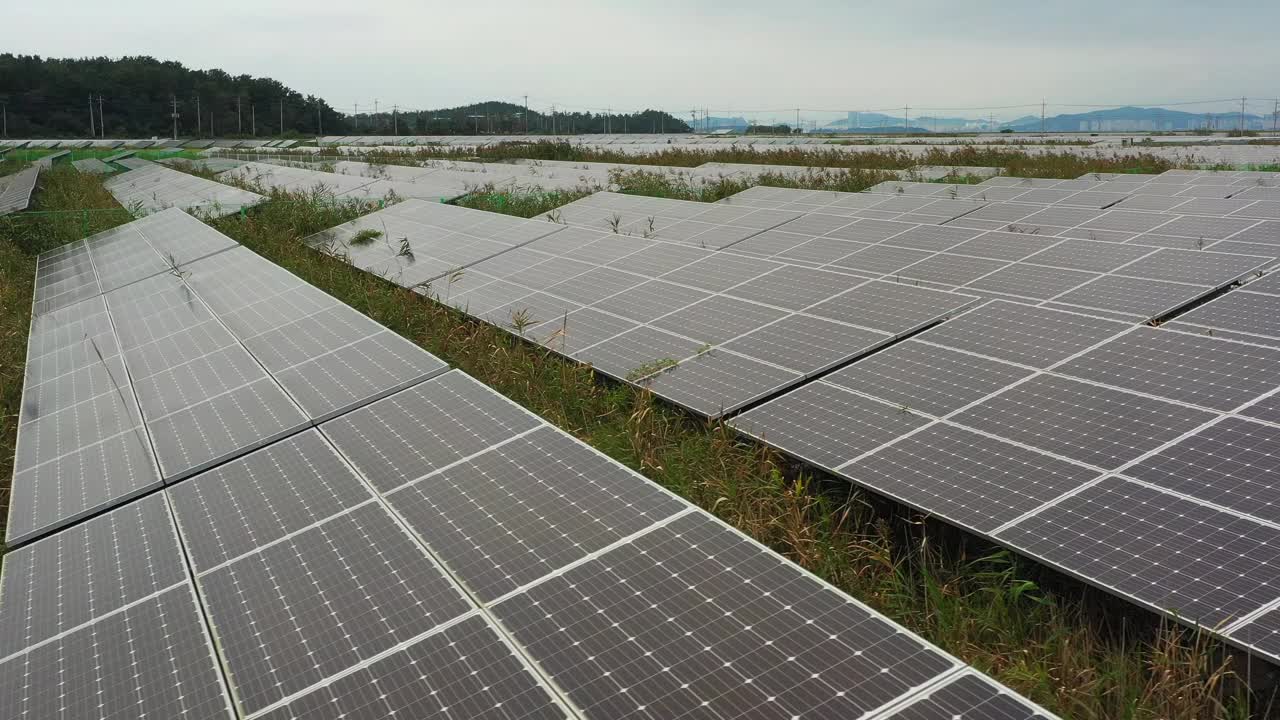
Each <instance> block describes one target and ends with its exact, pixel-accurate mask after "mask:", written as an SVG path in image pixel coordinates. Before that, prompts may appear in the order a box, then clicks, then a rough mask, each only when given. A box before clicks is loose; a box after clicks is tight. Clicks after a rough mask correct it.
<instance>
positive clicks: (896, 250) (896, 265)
mask: <svg viewBox="0 0 1280 720" xmlns="http://www.w3.org/2000/svg"><path fill="white" fill-rule="evenodd" d="M929 256H930V253H929V252H927V251H924V250H911V249H909V248H900V247H893V246H890V245H871V246H870V247H866V248H863V249H862V250H859V251H857V252H855V253H853V254H851V255H846V256H845V257H842V258H840V259H838V260H834V261H833V262H832V263H831V265H832V267H836V268H842V269H848V270H856V271H859V272H864V273H871V274H874V275H886V274H891V273H894V272H897V271H899V270H901V269H902V268H905V267H907V266H909V265H911V264H913V263H916V262H919V261H920V260H923V259H924V258H927V257H929Z"/></svg>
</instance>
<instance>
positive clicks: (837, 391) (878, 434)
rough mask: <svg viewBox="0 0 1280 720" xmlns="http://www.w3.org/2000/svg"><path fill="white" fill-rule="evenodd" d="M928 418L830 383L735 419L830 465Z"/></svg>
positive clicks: (768, 439)
mask: <svg viewBox="0 0 1280 720" xmlns="http://www.w3.org/2000/svg"><path fill="white" fill-rule="evenodd" d="M927 423H928V419H927V418H924V417H922V416H920V415H918V414H916V413H913V412H911V411H910V409H909V408H904V407H901V406H898V407H894V406H890V405H886V404H884V403H882V402H877V401H875V400H871V399H869V398H864V397H861V396H859V395H856V394H854V393H852V392H850V391H848V390H845V389H844V388H841V387H836V386H835V385H831V384H828V383H826V382H817V383H810V384H808V385H803V386H801V387H800V388H797V389H795V390H792V391H791V392H788V393H786V394H784V395H782V396H780V397H778V398H777V399H775V400H773V401H771V402H769V403H768V404H766V405H763V406H761V407H759V408H756V409H753V410H748V411H747V412H745V413H743V414H741V415H739V416H738V417H736V418H734V419H733V420H732V421H731V425H733V427H734V428H735V429H737V430H738V431H740V432H742V433H744V434H747V435H750V436H752V437H755V438H757V439H759V440H762V441H763V442H765V443H767V444H770V445H773V446H774V447H779V448H785V449H786V451H787V453H788V454H790V455H793V456H795V457H798V458H801V459H803V460H806V461H808V462H810V463H813V464H814V465H817V466H818V467H821V468H826V469H835V468H836V467H838V466H840V465H843V464H844V463H845V462H846V461H848V460H849V459H850V458H854V457H857V456H858V455H861V454H862V453H866V452H871V451H872V450H874V449H876V448H877V447H879V446H881V445H883V444H885V443H887V442H889V441H890V440H892V439H894V438H895V437H898V436H899V435H902V434H904V433H906V432H909V431H911V430H915V429H918V428H920V427H923V426H924V425H926V424H927Z"/></svg>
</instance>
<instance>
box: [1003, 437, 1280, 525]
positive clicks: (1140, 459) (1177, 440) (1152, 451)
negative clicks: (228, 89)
mask: <svg viewBox="0 0 1280 720" xmlns="http://www.w3.org/2000/svg"><path fill="white" fill-rule="evenodd" d="M1227 417H1229V415H1227V414H1220V415H1215V416H1214V417H1212V418H1210V419H1209V420H1208V421H1207V422H1205V423H1203V424H1201V425H1197V426H1196V427H1193V428H1191V429H1189V430H1187V431H1186V432H1184V433H1182V434H1181V435H1179V436H1177V437H1175V438H1173V439H1171V440H1168V441H1166V442H1164V443H1162V444H1160V445H1159V446H1158V447H1155V448H1152V449H1150V450H1148V451H1147V452H1145V453H1143V454H1142V455H1140V456H1138V457H1136V458H1134V459H1133V460H1130V461H1129V462H1127V463H1125V464H1124V465H1122V466H1120V467H1118V468H1116V469H1115V470H1113V471H1108V472H1107V474H1105V475H1103V476H1102V477H1099V478H1096V479H1095V480H1094V481H1093V482H1090V483H1088V484H1086V485H1082V486H1081V487H1079V488H1076V489H1075V490H1073V491H1072V492H1068V493H1063V495H1062V496H1061V497H1059V498H1057V499H1055V500H1054V501H1053V502H1048V503H1045V504H1044V505H1042V506H1040V507H1038V508H1036V509H1035V510H1033V511H1030V512H1027V513H1024V514H1023V515H1021V516H1019V517H1018V518H1015V519H1013V520H1011V521H1009V522H1007V523H1005V524H1004V525H1002V526H1000V527H999V528H996V529H995V530H993V531H992V533H991V534H992V535H993V536H996V535H999V534H1000V533H1002V532H1004V531H1006V530H1008V529H1009V528H1011V527H1014V526H1016V525H1017V524H1018V523H1020V522H1023V521H1025V520H1027V519H1028V518H1031V517H1034V516H1035V515H1036V514H1038V513H1040V512H1042V511H1043V510H1046V509H1048V508H1050V507H1053V506H1054V505H1056V504H1057V503H1060V502H1062V501H1064V500H1067V499H1069V498H1072V497H1075V496H1076V495H1079V494H1080V493H1081V492H1084V491H1085V490H1088V489H1090V488H1092V487H1094V486H1096V485H1098V484H1099V483H1101V482H1102V481H1104V480H1106V479H1107V478H1109V477H1122V478H1123V479H1124V480H1132V478H1130V477H1128V476H1125V475H1124V473H1125V472H1126V471H1128V470H1129V468H1132V467H1134V466H1136V465H1138V464H1140V463H1142V462H1145V461H1146V460H1149V459H1150V458H1152V457H1155V456H1156V455H1159V454H1160V453H1162V452H1164V451H1166V450H1168V449H1169V448H1171V447H1173V446H1175V445H1177V444H1178V443H1181V442H1184V441H1186V440H1187V439H1188V438H1191V437H1194V436H1195V435H1197V434H1199V433H1201V432H1203V431H1204V430H1206V429H1207V428H1210V427H1213V426H1214V425H1216V424H1218V423H1220V422H1222V421H1223V420H1225V419H1226V418H1227ZM1145 485H1146V486H1147V487H1151V488H1153V489H1155V490H1159V491H1160V492H1161V493H1164V494H1172V493H1170V491H1168V490H1165V489H1163V488H1158V487H1155V486H1153V485H1150V484H1145ZM1198 503H1199V504H1201V505H1205V506H1207V507H1212V508H1214V509H1215V510H1219V511H1222V512H1228V513H1230V512H1233V511H1230V510H1228V509H1227V508H1224V507H1221V506H1217V505H1213V504H1212V503H1206V502H1204V501H1198ZM1236 514H1238V515H1239V516H1240V517H1248V516H1246V515H1244V514H1243V513H1236ZM1273 524H1274V523H1273ZM1277 527H1280V525H1277Z"/></svg>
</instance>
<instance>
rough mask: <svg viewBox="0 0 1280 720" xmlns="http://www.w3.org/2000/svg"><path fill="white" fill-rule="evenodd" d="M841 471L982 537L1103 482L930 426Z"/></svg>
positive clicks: (1049, 460) (1061, 464)
mask: <svg viewBox="0 0 1280 720" xmlns="http://www.w3.org/2000/svg"><path fill="white" fill-rule="evenodd" d="M839 471H840V474H841V475H843V476H845V477H848V478H850V479H851V480H853V481H854V482H856V483H858V484H860V485H864V486H866V487H870V488H872V489H874V490H876V491H878V492H882V493H884V494H886V495H889V496H891V497H895V498H898V499H899V500H901V501H902V502H905V503H907V504H908V505H911V506H914V507H917V508H920V509H922V510H925V511H927V512H934V513H937V514H938V515H940V516H942V517H945V518H947V519H948V520H951V521H952V522H956V523H959V524H960V525H962V526H964V527H970V528H974V529H976V530H978V531H981V532H990V531H992V530H995V529H996V528H999V527H1001V526H1003V525H1004V524H1005V523H1008V522H1010V521H1013V520H1016V519H1017V518H1019V517H1021V516H1022V515H1023V514H1025V513H1028V512H1031V511H1033V510H1036V509H1038V508H1039V507H1040V506H1041V505H1043V504H1044V503H1046V502H1049V501H1051V500H1054V499H1056V498H1057V497H1058V496H1060V495H1062V494H1063V493H1065V492H1069V491H1072V490H1076V489H1078V488H1080V487H1082V486H1083V485H1084V484H1086V483H1087V482H1089V481H1091V480H1093V479H1095V478H1097V477H1098V476H1099V475H1100V473H1099V472H1098V471H1096V470H1090V469H1088V468H1084V467H1081V466H1079V465H1076V464H1073V463H1070V462H1067V461H1065V460H1060V459H1058V458H1055V457H1051V456H1049V455H1046V454H1044V453H1040V452H1036V451H1034V450H1029V449H1027V448H1025V447H1021V446H1019V445H1014V444H1012V443H1007V442H1004V441H1001V440H997V439H995V438H991V437H988V436H985V435H980V434H978V433H975V432H972V431H970V430H967V429H965V428H962V427H958V426H955V425H950V424H947V423H934V424H932V425H929V426H928V427H926V428H924V429H923V430H921V431H920V432H917V433H914V434H910V435H907V436H905V437H903V438H902V439H900V440H898V441H897V442H894V443H891V444H890V445H888V446H887V447H884V448H881V449H880V450H877V451H876V452H874V453H872V454H870V455H868V456H866V457H864V458H861V459H858V460H855V461H853V462H851V463H849V464H847V465H844V466H842V467H840V468H839Z"/></svg>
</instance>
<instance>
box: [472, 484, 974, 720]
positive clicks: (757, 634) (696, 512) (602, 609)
mask: <svg viewBox="0 0 1280 720" xmlns="http://www.w3.org/2000/svg"><path fill="white" fill-rule="evenodd" d="M686 518H688V519H691V520H692V519H694V518H697V519H698V521H701V522H703V523H705V524H706V525H707V526H708V527H714V528H717V529H719V530H721V531H725V533H726V535H729V536H732V537H733V538H734V540H735V541H738V542H740V543H742V544H743V545H745V546H746V547H749V548H753V549H754V551H755V552H759V553H761V554H763V555H767V556H772V555H773V553H772V552H771V551H769V550H768V549H767V548H765V547H764V546H763V545H760V544H759V543H758V542H756V541H755V540H754V539H752V538H750V537H749V536H746V535H744V534H742V533H740V532H738V531H736V530H734V529H733V528H732V527H731V526H728V525H727V524H725V523H723V521H720V520H719V519H718V518H715V517H714V516H713V515H711V514H709V513H707V512H706V511H704V510H702V509H701V508H696V507H695V508H693V509H692V510H691V511H689V512H687V513H685V514H683V515H681V516H680V518H677V519H674V520H673V521H672V523H670V524H668V525H667V526H664V527H662V528H655V529H651V530H650V531H649V532H646V533H644V534H642V535H640V536H639V537H638V538H637V539H636V540H633V541H632V542H631V543H626V544H622V545H619V546H618V547H616V548H615V549H614V550H613V554H616V553H618V552H621V551H625V550H627V549H629V548H631V547H632V546H633V545H636V544H637V541H641V542H643V541H646V540H648V539H649V538H650V537H651V536H657V535H659V534H661V533H663V532H664V531H665V530H667V529H668V528H670V527H671V525H674V524H677V523H680V522H681V521H683V520H685V519H686ZM693 547H698V546H696V545H695V546H693ZM645 552H646V553H647V551H645ZM704 552H705V551H704ZM611 556H612V555H611V554H605V555H602V556H601V558H599V560H601V561H603V562H607V561H608V560H609V559H610V558H611ZM707 557H710V556H707ZM783 562H784V563H785V565H784V567H788V571H791V568H794V566H791V565H790V564H789V563H786V561H783ZM580 567H581V566H580ZM730 569H731V570H732V568H730ZM606 570H608V568H606ZM798 572H799V573H800V574H801V575H800V576H801V577H803V578H804V579H805V580H807V581H811V582H813V583H815V584H816V586H817V588H818V590H817V592H818V593H821V594H825V593H831V594H834V595H835V596H837V597H840V598H843V600H844V602H845V603H846V604H849V605H851V606H853V607H855V608H857V610H858V611H859V612H860V613H865V614H866V616H867V617H868V618H869V619H871V620H872V621H879V622H888V621H886V620H885V619H884V618H883V616H881V615H879V614H878V613H876V611H874V610H871V609H870V608H868V607H866V606H865V605H863V604H862V603H860V602H859V601H857V600H854V599H852V598H851V597H849V596H847V595H844V594H843V593H841V592H840V591H839V590H838V589H836V588H834V586H832V585H830V584H829V583H827V582H826V581H825V580H823V579H821V578H819V577H816V576H813V575H811V574H809V573H805V572H804V571H802V570H800V571H798ZM673 577H675V576H673ZM557 579H558V578H557ZM623 582H624V583H625V582H626V580H623ZM684 582H686V583H688V582H690V581H688V580H686V581H684ZM694 582H696V581H694ZM571 587H576V586H571ZM632 587H633V586H628V589H631V588H632ZM538 589H540V586H534V588H532V589H531V590H533V591H536V590H538ZM687 591H688V592H690V593H691V594H692V595H695V596H701V594H702V593H701V592H700V591H699V589H698V588H697V587H695V586H692V585H690V586H687ZM528 592H530V591H529V590H526V593H528ZM640 593H641V591H640V590H636V594H637V595H639V594H640ZM520 599H522V597H521V595H515V596H512V597H509V598H506V599H504V602H503V605H502V606H495V608H502V607H503V606H505V605H508V604H511V603H513V602H514V601H516V600H520ZM604 600H605V602H606V603H609V602H610V601H611V600H612V598H609V597H606V598H604ZM707 602H710V599H709V598H708V599H707ZM592 607H597V606H596V605H594V603H593V604H592ZM610 609H613V606H610V605H607V604H606V605H605V606H599V609H598V610H597V613H600V614H605V615H604V616H605V617H606V618H609V617H610V616H609V615H607V614H606V613H607V611H609V610H610ZM620 610H621V612H629V611H630V609H629V608H625V607H624V608H620ZM516 611H517V612H518V608H517V609H516ZM549 611H550V610H549ZM498 612H499V613H501V612H503V610H501V609H500V610H498ZM659 612H661V611H659ZM730 615H732V613H729V612H726V613H725V616H726V617H728V616H730ZM694 620H697V618H694ZM675 621H676V618H668V622H675ZM606 622H607V620H606ZM739 622H742V621H739ZM745 622H748V623H749V622H750V621H745ZM613 624H614V626H615V627H616V626H618V623H616V622H615V623H613ZM889 625H890V626H891V627H892V623H889ZM678 627H681V628H686V630H687V632H686V633H685V635H686V636H688V635H692V634H693V632H694V631H696V630H699V629H701V628H700V627H696V626H695V627H690V626H688V625H685V624H681V625H678ZM896 632H897V633H898V635H900V636H902V637H904V638H905V639H906V641H907V642H910V643H912V644H913V645H915V647H917V648H919V649H920V650H921V651H923V652H925V653H936V652H937V650H936V648H934V647H933V646H932V645H930V644H929V643H928V642H927V641H925V640H923V639H921V638H919V637H918V636H916V635H915V634H913V633H911V632H910V631H907V630H903V629H901V628H899V629H897V631H896ZM514 634H515V636H516V637H517V639H518V638H519V635H520V633H519V631H516V632H515V633H514ZM743 635H744V636H752V637H750V638H746V639H744V642H746V643H748V644H752V643H755V642H757V641H758V640H761V639H763V637H764V635H763V634H762V633H761V631H760V630H758V629H753V628H751V627H748V628H747V629H746V630H745V631H744V633H743ZM832 637H833V638H834V637H835V636H832ZM656 640H658V641H661V638H656ZM628 642H630V643H634V644H636V645H637V646H638V648H639V649H638V650H637V652H638V651H639V650H644V649H645V648H648V652H646V653H645V657H648V656H649V655H651V654H654V653H660V651H663V650H665V647H664V646H656V647H654V646H650V645H646V644H643V643H642V642H639V639H638V638H635V637H632V638H628ZM575 645H576V643H575ZM846 649H851V648H846ZM862 649H867V648H860V649H859V652H858V653H857V654H861V650H862ZM711 650H712V649H711V648H709V647H708V648H703V651H711ZM677 651H678V650H677ZM534 652H535V654H536V651H534ZM830 652H835V653H836V654H837V655H839V654H841V651H836V650H834V649H832V650H830ZM716 657H718V656H716ZM942 657H944V658H947V656H945V655H943V656H942ZM712 659H715V658H712ZM923 659H924V658H921V660H923ZM947 659H948V661H949V662H948V663H947V664H948V665H950V667H945V668H942V669H940V670H937V671H931V672H934V674H932V675H929V676H928V677H926V678H925V680H924V681H923V682H921V683H920V684H919V685H917V686H913V687H908V688H907V689H906V691H905V692H901V691H900V694H899V695H897V696H895V697H893V698H891V699H889V700H886V701H883V702H882V703H881V704H880V707H891V706H892V705H893V704H894V703H896V702H897V701H898V700H899V699H901V698H906V697H910V696H914V695H915V694H916V693H918V692H919V691H920V690H921V688H925V687H932V686H933V684H932V680H933V678H934V677H937V676H946V675H949V674H950V673H953V672H955V670H956V668H957V667H960V665H959V663H958V662H956V661H954V660H953V659H950V658H947ZM745 664H746V663H744V665H745ZM731 665H732V663H729V662H726V663H724V664H723V668H722V669H727V670H728V672H729V674H731V675H733V676H734V678H736V682H737V683H742V682H743V681H744V678H746V680H745V682H746V683H748V684H749V683H751V682H752V680H751V679H750V676H748V675H745V674H744V673H746V672H749V670H742V671H740V670H738V669H737V668H734V667H731ZM718 666H719V665H718V664H717V667H718ZM779 669H781V668H779ZM640 671H641V672H643V670H640ZM548 672H549V674H551V676H552V677H553V678H554V677H556V673H555V672H553V671H551V670H548ZM664 672H666V671H665V670H664ZM882 672H887V669H885V670H882ZM607 674H609V673H606V675H607ZM651 677H657V676H651ZM815 677H816V676H815ZM644 681H645V678H644V677H642V676H637V675H635V671H634V670H633V671H632V672H631V674H630V677H628V678H626V679H625V680H620V681H618V682H619V683H622V682H625V683H626V684H627V685H633V684H634V685H643V684H644ZM677 682H678V680H677ZM728 682H729V683H733V682H734V680H732V679H731V680H729V681H728ZM714 684H716V685H721V683H719V682H716V683H714ZM730 687H731V686H728V687H726V686H724V685H721V689H720V692H721V693H723V695H720V696H714V697H711V696H702V697H705V699H704V700H703V702H702V706H703V707H705V706H707V705H709V704H711V703H712V702H713V701H715V700H718V699H720V697H726V698H727V697H728V694H729V689H730ZM845 689H847V687H846V686H841V691H840V692H837V693H833V694H834V695H835V696H838V697H843V696H844V694H845V693H844V692H843V691H844V690H845ZM571 694H572V692H571ZM646 696H647V695H646ZM659 699H661V698H654V700H653V702H657V701H658V700H659ZM816 701H817V700H816V698H814V699H812V700H807V701H806V702H810V703H811V702H816ZM636 702H640V701H638V700H637V701H636ZM676 702H678V701H676ZM730 702H731V701H730ZM633 707H634V706H633ZM880 707H876V708H873V710H875V711H878V710H879V709H880ZM639 710H640V711H641V712H644V711H645V710H646V706H642V707H640V708H639ZM605 712H606V713H608V712H610V711H605ZM659 712H661V711H659ZM867 715H868V716H869V715H871V712H868V713H867ZM604 716H610V715H604ZM646 716H651V715H647V714H646Z"/></svg>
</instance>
